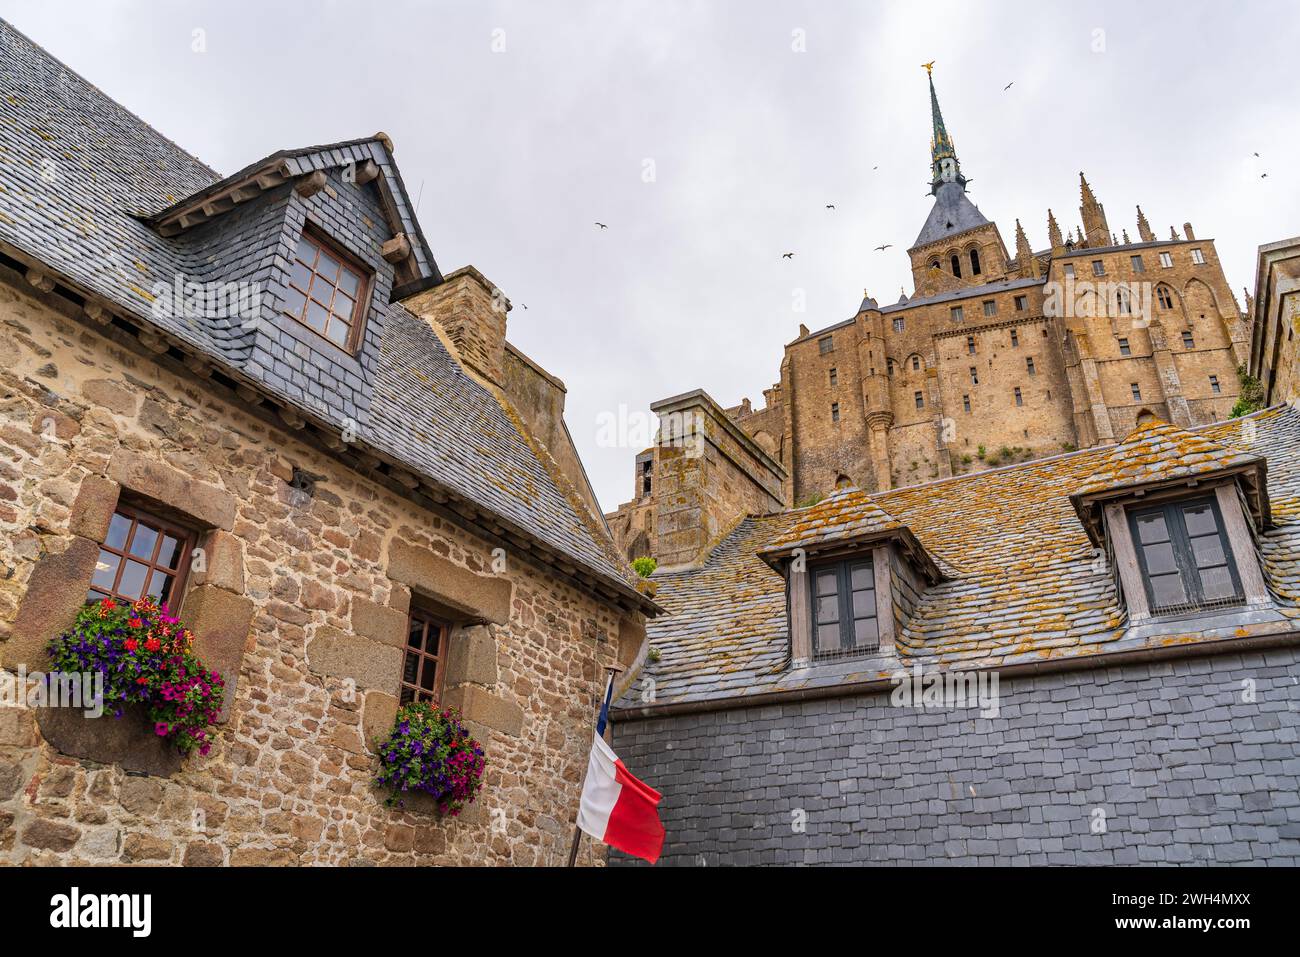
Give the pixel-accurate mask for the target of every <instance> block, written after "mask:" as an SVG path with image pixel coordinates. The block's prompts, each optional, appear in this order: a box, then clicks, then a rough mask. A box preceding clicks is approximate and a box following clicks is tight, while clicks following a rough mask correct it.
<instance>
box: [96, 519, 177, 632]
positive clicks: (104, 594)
mask: <svg viewBox="0 0 1300 957" xmlns="http://www.w3.org/2000/svg"><path fill="white" fill-rule="evenodd" d="M118 515H121V516H123V517H124V518H129V519H130V520H131V527H130V528H129V529H127V533H126V538H125V540H124V541H123V542H122V547H121V548H120V549H119V548H114V547H113V546H111V545H109V544H108V535H107V534H105V536H104V539H105V540H104V541H102V542H100V543H99V547H100V548H101V549H102V550H103V551H106V552H108V553H109V554H110V555H115V556H116V557H117V559H118V564H117V572H116V574H114V576H113V584H112V586H111V588H109V589H103V588H100V587H98V586H96V585H95V583H94V578H93V576H92V578H91V581H90V583H89V584H87V586H86V601H88V602H91V601H102V600H103V599H104V598H111V599H113V601H120V602H126V603H128V604H129V603H131V602H135V601H137V600H139V599H140V598H143V597H146V596H148V595H149V582H150V580H151V579H152V578H153V575H154V573H155V572H162V573H163V574H164V575H167V576H168V577H170V578H171V579H172V590H171V593H170V594H169V595H168V596H167V597H166V598H165V599H160V601H165V602H166V604H167V607H168V608H170V609H171V610H172V611H176V610H177V609H178V608H180V605H181V598H182V597H183V596H184V594H185V583H186V581H187V579H188V578H189V570H190V568H189V566H190V556H191V555H192V554H193V552H194V547H195V543H196V542H197V541H198V537H199V533H198V531H197V530H196V529H194V528H192V527H190V526H188V525H185V524H182V523H180V522H176V521H172V520H170V519H165V518H162V517H161V516H159V515H158V514H156V513H154V512H150V511H146V510H145V509H142V508H137V507H135V506H134V505H130V504H128V503H125V502H118V504H117V505H116V506H115V507H114V509H113V516H114V517H116V516H118ZM141 524H144V525H145V526H147V527H149V528H151V529H153V530H154V531H156V532H157V533H158V540H157V541H156V542H154V546H153V551H152V552H150V554H149V557H148V558H147V559H146V558H143V557H141V556H139V555H136V554H135V553H133V552H132V551H131V550H130V548H131V543H132V542H133V541H134V540H135V531H136V529H137V528H138V527H139V526H140V525H141ZM109 528H110V531H111V528H112V524H111V520H110V525H109ZM164 537H171V538H174V539H175V540H176V541H177V542H179V543H180V546H181V550H180V555H179V557H178V558H177V560H176V567H175V568H167V567H166V566H164V565H159V564H158V552H159V550H160V549H161V548H162V543H163V539H164ZM127 562H135V563H136V564H138V565H144V566H145V567H146V569H147V571H146V573H145V579H144V585H143V586H142V589H141V593H140V594H139V595H137V596H136V597H135V598H131V597H130V596H129V595H124V594H122V593H121V592H120V591H118V588H119V587H120V585H121V583H122V574H123V572H125V570H126V563H127ZM91 592H94V593H95V594H97V595H100V596H101V597H100V598H95V597H92V596H91Z"/></svg>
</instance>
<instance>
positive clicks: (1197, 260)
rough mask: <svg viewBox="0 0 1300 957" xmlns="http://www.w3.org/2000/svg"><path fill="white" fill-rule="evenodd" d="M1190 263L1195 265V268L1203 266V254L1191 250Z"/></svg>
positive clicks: (1197, 250) (1196, 250)
mask: <svg viewBox="0 0 1300 957" xmlns="http://www.w3.org/2000/svg"><path fill="white" fill-rule="evenodd" d="M1192 262H1193V263H1194V264H1195V265H1197V266H1204V265H1205V253H1203V252H1201V251H1200V250H1199V249H1193V250H1192Z"/></svg>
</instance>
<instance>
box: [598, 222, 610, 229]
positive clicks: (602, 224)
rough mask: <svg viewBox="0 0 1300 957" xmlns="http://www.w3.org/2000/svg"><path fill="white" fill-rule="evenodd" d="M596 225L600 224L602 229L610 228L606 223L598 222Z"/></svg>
mask: <svg viewBox="0 0 1300 957" xmlns="http://www.w3.org/2000/svg"><path fill="white" fill-rule="evenodd" d="M596 225H597V226H599V227H600V228H601V229H609V227H608V226H606V225H605V224H604V223H597V224H596Z"/></svg>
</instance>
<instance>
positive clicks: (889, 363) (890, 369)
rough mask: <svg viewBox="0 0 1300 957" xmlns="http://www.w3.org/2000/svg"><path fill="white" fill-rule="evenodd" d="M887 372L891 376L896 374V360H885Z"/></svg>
mask: <svg viewBox="0 0 1300 957" xmlns="http://www.w3.org/2000/svg"><path fill="white" fill-rule="evenodd" d="M885 371H886V372H887V373H889V374H890V375H891V376H892V375H893V374H894V360H893V359H886V360H885Z"/></svg>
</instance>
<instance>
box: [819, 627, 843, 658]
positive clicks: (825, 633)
mask: <svg viewBox="0 0 1300 957" xmlns="http://www.w3.org/2000/svg"><path fill="white" fill-rule="evenodd" d="M839 648H840V626H839V625H818V626H817V650H818V651H819V652H826V651H839Z"/></svg>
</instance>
